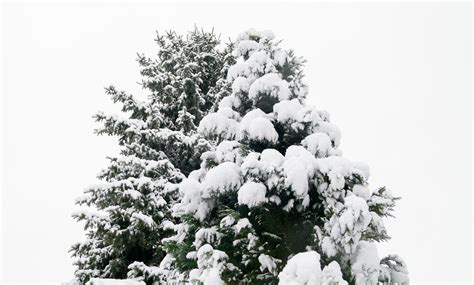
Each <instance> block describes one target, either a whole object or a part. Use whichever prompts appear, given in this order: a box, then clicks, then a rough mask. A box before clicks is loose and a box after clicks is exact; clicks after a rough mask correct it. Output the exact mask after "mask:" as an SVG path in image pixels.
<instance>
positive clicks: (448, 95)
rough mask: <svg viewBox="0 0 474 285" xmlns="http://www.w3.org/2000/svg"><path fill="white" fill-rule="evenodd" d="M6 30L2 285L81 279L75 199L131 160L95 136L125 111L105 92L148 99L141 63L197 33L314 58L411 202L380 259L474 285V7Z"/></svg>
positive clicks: (377, 180) (54, 15) (345, 115)
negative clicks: (251, 38) (161, 45)
mask: <svg viewBox="0 0 474 285" xmlns="http://www.w3.org/2000/svg"><path fill="white" fill-rule="evenodd" d="M2 24H3V25H2V26H3V30H2V34H3V36H2V48H3V53H2V61H3V63H2V73H3V77H2V79H3V89H2V97H3V98H2V99H3V104H2V121H3V124H2V145H3V148H2V152H3V158H2V169H3V172H2V174H3V181H2V196H3V197H2V224H3V225H2V238H3V243H2V246H3V248H2V251H1V256H2V261H3V267H2V269H3V281H5V282H7V281H8V282H17V281H18V282H20V281H21V282H60V281H67V280H70V279H71V278H72V277H73V267H72V265H71V259H70V257H69V254H68V252H67V251H68V249H69V247H70V245H71V244H72V243H74V242H76V241H78V240H80V239H82V229H81V225H79V224H77V223H76V222H75V221H73V219H72V218H71V217H70V214H71V212H72V211H74V209H75V206H74V199H75V197H77V196H78V195H80V194H81V192H82V189H83V188H85V187H86V186H88V185H89V184H92V183H95V182H96V181H95V175H96V173H97V172H98V171H99V170H100V169H101V168H102V167H104V166H105V165H106V160H105V156H106V155H114V154H116V153H117V151H118V148H117V146H116V140H115V139H113V138H107V137H96V136H94V135H93V134H92V130H93V128H94V126H95V124H94V123H93V121H92V119H91V115H92V114H93V113H94V112H95V111H97V110H99V109H101V110H104V111H116V110H117V108H116V106H112V104H111V102H110V100H109V98H108V97H107V96H106V95H104V92H103V87H105V86H107V85H109V84H115V85H116V86H117V87H118V88H119V89H124V90H127V91H130V92H133V93H135V94H142V95H143V93H142V90H141V89H140V87H139V86H138V85H137V84H136V82H137V81H139V79H140V77H139V74H138V68H137V63H136V62H135V59H136V52H144V53H146V54H148V55H153V54H154V53H155V52H156V47H155V45H154V42H153V39H154V36H155V31H156V30H158V31H164V30H165V29H174V30H176V31H178V32H181V33H184V32H185V31H186V30H189V29H192V28H193V26H194V24H196V25H197V26H199V27H201V26H202V27H204V28H206V29H210V28H212V27H214V28H215V30H216V31H217V32H218V33H221V35H222V38H223V39H227V38H228V37H232V38H234V37H235V36H236V35H237V34H238V33H239V32H241V31H243V30H245V29H247V28H250V27H254V28H256V29H271V30H273V31H274V32H275V34H276V36H277V37H278V38H281V39H284V45H285V46H286V47H290V48H293V49H294V50H295V51H296V53H297V54H298V55H301V56H303V57H305V58H306V59H307V61H308V62H307V67H306V72H305V73H306V76H307V81H308V83H309V86H310V96H309V100H310V101H311V102H312V103H313V104H315V105H316V106H317V107H319V108H321V109H326V110H328V111H329V112H330V113H331V117H332V121H333V122H335V123H336V124H337V125H338V126H339V127H340V129H341V130H342V134H343V139H342V146H341V148H342V150H343V151H344V154H345V155H346V156H347V157H349V158H350V159H353V160H361V161H365V162H367V163H368V164H369V165H370V166H371V174H372V176H371V179H370V181H371V184H372V186H374V187H375V186H381V185H386V186H387V187H389V188H390V189H391V190H392V191H393V192H394V193H395V194H396V195H399V196H401V197H402V198H403V199H402V200H401V201H400V202H399V205H398V207H397V208H396V216H397V218H396V219H392V220H389V221H388V222H387V225H388V230H389V233H390V234H391V236H392V240H390V241H389V242H387V243H383V244H381V245H380V246H379V253H380V255H381V256H383V255H385V254H387V253H392V252H393V253H398V254H400V255H401V256H402V257H403V258H404V259H405V261H406V262H407V264H408V268H409V271H410V276H411V280H412V281H414V282H448V283H453V282H469V281H470V280H471V268H472V260H471V250H472V245H471V238H472V234H471V233H472V221H473V219H472V196H471V195H472V194H471V190H472V185H471V170H472V168H471V155H472V153H471V151H472V150H471V144H472V141H471V130H472V126H471V123H472V117H471V103H472V102H471V100H472V98H471V91H472V90H471V76H472V74H471V67H472V63H471V62H472V58H471V49H472V42H471V33H472V30H471V6H470V4H467V3H465V4H427V3H425V4H350V3H349V4H348V3H345V4H342V3H338V4H323V3H318V4H309V3H296V2H295V3H292V4H289V3H281V4H276V3H267V4H256V3H251V2H243V3H240V4H225V5H224V4H217V3H213V4H212V3H210V4H202V3H201V4H184V3H181V4H106V3H104V4H5V5H4V6H3V14H2Z"/></svg>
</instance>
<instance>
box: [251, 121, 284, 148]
mask: <svg viewBox="0 0 474 285" xmlns="http://www.w3.org/2000/svg"><path fill="white" fill-rule="evenodd" d="M246 131H247V134H248V137H249V139H251V140H257V141H268V142H271V143H276V142H277V141H278V133H277V132H276V130H275V128H274V127H273V124H272V122H270V120H268V119H267V118H263V117H258V118H255V119H253V120H252V121H251V122H250V125H249V128H248V129H247V130H246Z"/></svg>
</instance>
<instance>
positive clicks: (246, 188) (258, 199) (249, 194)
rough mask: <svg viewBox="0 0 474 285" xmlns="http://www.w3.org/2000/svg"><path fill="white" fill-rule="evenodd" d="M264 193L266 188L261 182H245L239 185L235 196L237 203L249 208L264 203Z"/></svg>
mask: <svg viewBox="0 0 474 285" xmlns="http://www.w3.org/2000/svg"><path fill="white" fill-rule="evenodd" d="M266 193H267V188H266V187H265V185H263V184H262V183H257V182H247V183H245V184H244V185H242V187H240V189H239V192H238V196H237V198H238V202H239V204H241V205H247V206H248V207H249V208H251V207H255V206H258V205H260V204H262V203H264V202H265V201H266V200H267V199H266V198H265V195H266Z"/></svg>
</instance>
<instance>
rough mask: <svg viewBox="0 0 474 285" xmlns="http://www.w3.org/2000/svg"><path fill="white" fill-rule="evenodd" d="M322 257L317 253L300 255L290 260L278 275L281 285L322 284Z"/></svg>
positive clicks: (309, 252)
mask: <svg viewBox="0 0 474 285" xmlns="http://www.w3.org/2000/svg"><path fill="white" fill-rule="evenodd" d="M319 259H320V256H319V254H318V253H317V252H315V251H308V252H302V253H298V254H296V255H295V256H293V257H292V258H290V259H289V260H288V262H287V263H286V265H285V267H284V268H283V270H282V271H281V272H280V274H279V275H278V278H279V279H280V282H279V284H280V285H285V284H293V285H300V284H301V285H318V284H321V265H320V263H319Z"/></svg>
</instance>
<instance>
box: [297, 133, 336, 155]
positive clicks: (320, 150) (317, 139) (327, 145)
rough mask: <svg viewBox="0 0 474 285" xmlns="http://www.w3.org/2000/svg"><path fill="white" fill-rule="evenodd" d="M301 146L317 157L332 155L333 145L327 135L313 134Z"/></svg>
mask: <svg viewBox="0 0 474 285" xmlns="http://www.w3.org/2000/svg"><path fill="white" fill-rule="evenodd" d="M301 144H302V145H303V146H304V147H305V148H306V149H307V150H309V152H311V153H312V154H314V155H315V156H316V157H327V156H329V155H330V154H331V149H332V143H331V139H330V138H329V136H328V135H327V134H326V133H314V134H311V135H309V136H307V137H306V138H305V139H304V140H303V141H302V142H301Z"/></svg>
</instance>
